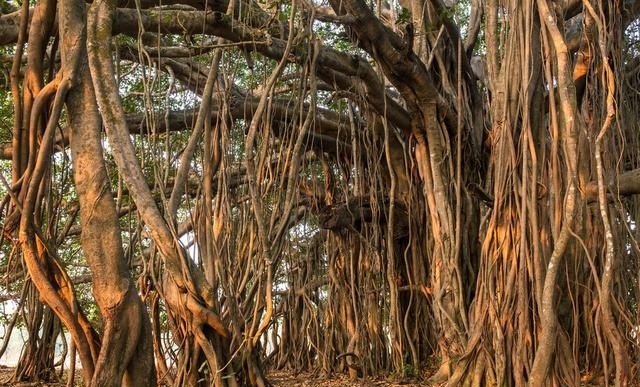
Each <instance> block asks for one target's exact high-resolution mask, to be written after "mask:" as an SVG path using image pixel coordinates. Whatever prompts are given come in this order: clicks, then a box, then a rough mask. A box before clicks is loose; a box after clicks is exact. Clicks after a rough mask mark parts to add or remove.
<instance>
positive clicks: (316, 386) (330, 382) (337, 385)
mask: <svg viewBox="0 0 640 387" xmlns="http://www.w3.org/2000/svg"><path fill="white" fill-rule="evenodd" d="M12 375H13V368H7V367H0V386H17V387H45V386H46V387H64V386H65V385H66V384H65V383H10V382H9V381H10V380H11V376H12ZM78 376H79V375H76V379H77V381H78V383H77V384H76V385H77V386H81V385H82V383H81V381H80V379H79V378H78ZM269 380H270V381H271V382H272V383H273V385H274V387H365V386H366V387H369V386H372V387H375V386H378V387H400V386H402V387H413V386H426V385H427V384H425V383H419V382H418V381H417V380H413V381H409V380H407V381H394V380H393V379H392V378H386V379H385V378H366V379H360V380H358V381H350V380H349V378H348V377H347V376H346V375H335V376H332V377H320V376H314V375H312V374H308V373H303V374H294V373H291V372H287V371H277V372H272V373H270V374H269Z"/></svg>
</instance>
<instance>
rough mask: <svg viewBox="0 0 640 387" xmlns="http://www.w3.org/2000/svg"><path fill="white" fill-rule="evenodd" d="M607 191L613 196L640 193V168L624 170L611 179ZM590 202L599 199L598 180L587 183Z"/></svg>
mask: <svg viewBox="0 0 640 387" xmlns="http://www.w3.org/2000/svg"><path fill="white" fill-rule="evenodd" d="M607 193H608V194H609V195H610V196H612V197H614V198H615V197H617V196H631V195H638V194H640V168H637V169H633V170H631V171H627V172H623V173H622V174H620V175H618V176H617V177H615V178H614V179H612V180H610V182H609V184H608V186H607ZM585 196H586V199H587V202H588V203H595V202H597V201H598V182H597V181H591V182H589V184H587V189H586V193H585Z"/></svg>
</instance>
